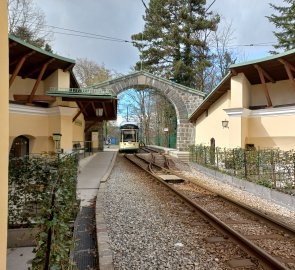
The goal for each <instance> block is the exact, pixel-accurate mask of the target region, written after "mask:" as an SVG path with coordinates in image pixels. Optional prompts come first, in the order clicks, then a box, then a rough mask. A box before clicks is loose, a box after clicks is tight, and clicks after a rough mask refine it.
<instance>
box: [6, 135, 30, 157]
mask: <svg viewBox="0 0 295 270" xmlns="http://www.w3.org/2000/svg"><path fill="white" fill-rule="evenodd" d="M28 154H29V139H28V138H27V137H25V136H18V137H16V138H15V139H14V140H13V143H12V146H11V149H10V153H9V156H10V157H24V156H26V155H28Z"/></svg>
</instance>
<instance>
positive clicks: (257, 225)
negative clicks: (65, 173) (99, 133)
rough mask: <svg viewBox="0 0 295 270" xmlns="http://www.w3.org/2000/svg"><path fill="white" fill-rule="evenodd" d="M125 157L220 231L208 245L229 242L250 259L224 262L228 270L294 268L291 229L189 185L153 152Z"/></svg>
mask: <svg viewBox="0 0 295 270" xmlns="http://www.w3.org/2000/svg"><path fill="white" fill-rule="evenodd" d="M125 157H126V158H127V159H129V160H130V161H132V162H133V163H134V164H136V165H137V166H139V167H141V168H142V169H144V170H145V171H146V172H148V173H149V174H151V175H153V176H154V177H155V178H156V179H158V180H159V181H160V182H161V183H162V184H163V186H165V187H166V188H169V189H170V190H172V191H173V192H174V193H176V194H177V195H178V196H180V197H181V198H182V199H183V200H184V201H185V202H186V203H187V204H188V205H189V206H190V207H192V208H193V209H194V211H195V212H197V213H198V214H199V215H201V216H202V217H203V218H204V219H206V220H208V222H209V223H210V224H211V225H212V226H214V227H215V228H216V229H217V230H218V231H219V232H220V235H218V236H214V237H210V238H208V239H206V241H207V242H208V243H213V244H216V245H220V244H222V243H224V242H227V241H230V240H232V241H234V242H235V243H236V244H237V245H239V246H240V247H241V248H242V249H243V250H245V251H246V252H247V253H248V254H250V255H251V259H248V258H247V259H244V258H236V257H235V256H233V258H232V259H231V260H229V262H228V264H229V265H230V266H231V267H232V268H239V269H241V268H242V269H246V268H252V269H255V268H253V267H255V265H257V263H258V264H259V267H262V268H263V269H295V232H294V229H293V228H288V227H287V226H284V225H283V224H281V223H280V222H276V221H275V220H271V219H268V218H266V217H265V216H262V215H260V213H258V212H252V211H251V209H247V208H244V207H243V206H241V205H237V204H235V203H233V202H230V201H228V200H227V199H225V198H222V197H220V196H218V195H217V194H214V193H212V192H209V191H207V190H205V189H203V188H200V187H198V186H196V185H195V184H192V183H191V182H190V181H189V180H187V179H184V178H183V177H182V175H181V172H179V171H175V166H174V164H173V162H171V160H169V159H167V158H166V156H164V155H161V154H157V153H154V152H153V153H149V154H136V155H125ZM180 183H181V184H180Z"/></svg>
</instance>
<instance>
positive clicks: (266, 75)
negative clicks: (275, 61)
mask: <svg viewBox="0 0 295 270" xmlns="http://www.w3.org/2000/svg"><path fill="white" fill-rule="evenodd" d="M254 67H255V68H256V69H257V70H260V71H261V72H262V73H263V75H264V77H265V78H267V79H268V80H269V81H270V82H272V83H275V82H276V81H275V80H274V79H273V78H272V77H271V76H270V75H269V74H268V73H267V72H266V71H265V70H264V69H263V68H262V67H261V66H259V65H257V64H255V65H254ZM258 72H259V71H258Z"/></svg>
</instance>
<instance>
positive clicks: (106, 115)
mask: <svg viewBox="0 0 295 270" xmlns="http://www.w3.org/2000/svg"><path fill="white" fill-rule="evenodd" d="M102 107H103V111H104V115H105V117H106V118H107V117H108V112H107V107H106V104H105V103H104V102H103V103H102Z"/></svg>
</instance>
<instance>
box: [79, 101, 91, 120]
mask: <svg viewBox="0 0 295 270" xmlns="http://www.w3.org/2000/svg"><path fill="white" fill-rule="evenodd" d="M77 104H78V105H79V108H80V109H81V111H82V112H83V114H84V115H85V116H88V113H87V112H86V110H85V109H86V108H87V107H88V106H89V105H90V104H91V102H88V103H87V104H86V105H85V106H84V107H83V105H82V104H81V102H79V101H78V102H77Z"/></svg>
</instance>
